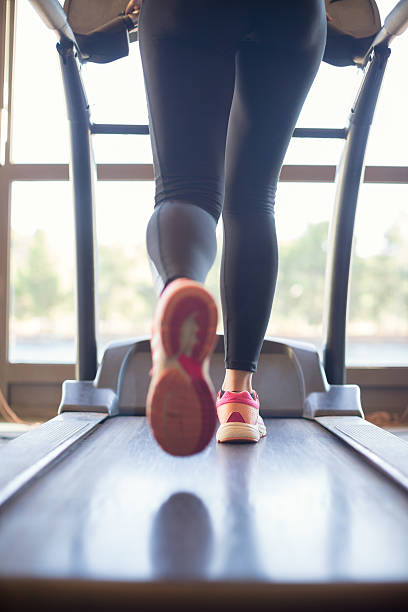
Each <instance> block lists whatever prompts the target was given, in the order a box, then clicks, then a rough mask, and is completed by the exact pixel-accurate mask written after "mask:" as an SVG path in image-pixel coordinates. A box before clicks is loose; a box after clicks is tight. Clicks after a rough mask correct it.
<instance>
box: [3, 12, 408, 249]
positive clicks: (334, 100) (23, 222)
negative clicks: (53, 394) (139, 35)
mask: <svg viewBox="0 0 408 612" xmlns="http://www.w3.org/2000/svg"><path fill="white" fill-rule="evenodd" d="M394 4H395V2H394V0H392V1H390V0H380V1H379V2H378V5H379V7H380V10H381V12H382V14H383V15H384V14H387V12H388V11H389V9H390V8H392V6H394ZM18 10H19V12H18V18H17V51H16V64H15V81H14V121H13V138H14V140H13V142H14V147H13V158H14V161H15V162H25V163H27V162H37V163H41V162H46V163H55V162H57V163H60V162H67V161H68V150H69V149H68V139H67V130H66V120H65V102H64V98H63V91H62V84H61V78H60V74H59V67H58V54H57V53H56V52H55V42H56V41H55V36H54V34H53V33H52V32H51V31H50V30H47V29H46V28H45V27H44V24H43V23H42V22H41V21H40V19H39V18H38V16H37V14H36V13H35V12H34V11H33V9H32V7H31V6H30V4H29V3H28V2H21V0H20V1H19V2H18ZM32 49H35V53H33V52H32ZM392 51H393V52H392V56H391V59H390V62H389V66H388V68H387V73H386V78H385V82H384V86H383V90H382V93H381V96H380V100H379V103H378V107H377V111H376V116H375V121H374V126H373V129H372V135H371V138H370V142H369V147H368V151H367V156H366V163H367V164H370V165H404V166H405V165H408V153H407V147H406V143H407V142H408V122H407V121H406V120H405V119H406V108H408V79H407V78H406V58H407V57H408V32H407V33H405V35H404V36H401V37H400V38H398V39H396V40H395V41H394V43H393V45H392ZM38 58H41V61H40V62H39V61H38ZM129 75H131V78H129ZM84 76H85V82H86V85H87V92H88V98H89V100H90V102H91V107H92V115H93V119H94V121H99V122H123V123H146V122H147V113H146V106H145V99H144V89H143V81H142V73H141V67H140V60H139V55H138V46H137V44H133V45H131V54H130V56H129V57H128V58H124V59H122V60H119V61H117V62H114V63H112V64H107V65H103V66H100V65H89V66H88V67H87V68H86V71H85V75H84ZM360 79H361V73H360V71H359V70H357V69H355V68H334V67H331V66H328V65H327V64H322V66H321V70H320V72H319V74H318V76H317V78H316V81H315V83H314V85H313V87H312V90H311V92H310V95H309V97H308V100H307V101H306V104H305V106H304V109H303V111H302V114H301V117H300V119H299V123H298V125H299V126H308V127H323V126H330V127H343V126H344V125H345V124H346V122H347V116H348V113H349V109H350V105H351V102H352V100H353V97H354V96H355V93H356V91H357V88H358V84H359V82H360ZM341 147H342V143H341V142H338V141H324V140H323V141H310V140H308V141H305V140H300V139H293V140H292V143H291V146H290V149H289V151H288V154H287V157H286V163H317V164H336V163H337V161H338V159H339V155H340V152H341ZM95 149H96V158H97V161H100V162H105V163H109V162H115V163H118V162H122V163H126V162H127V163H138V162H143V163H146V162H147V163H150V162H151V151H150V144H149V139H148V138H146V137H140V136H133V137H132V136H124V137H116V136H114V137H103V136H102V137H98V139H97V140H96V139H95ZM333 198H334V186H333V185H326V184H312V183H309V184H288V183H282V184H280V186H279V190H278V203H277V221H278V229H279V238H280V240H281V241H287V240H292V239H294V238H296V237H297V236H299V235H301V234H302V233H303V232H304V231H305V229H306V227H307V225H308V223H317V222H320V221H323V220H327V219H329V216H330V211H331V207H332V202H333ZM112 202H114V203H115V205H114V207H112ZM152 202H153V186H152V184H150V183H141V182H133V183H100V184H99V186H98V190H97V219H98V238H99V241H100V242H101V243H104V244H121V245H122V246H125V247H126V246H127V247H128V248H131V247H132V245H134V243H135V241H138V242H139V241H140V242H143V241H144V234H145V227H146V223H147V219H148V217H149V215H150V211H151V206H152ZM407 202H408V185H388V186H383V185H364V186H363V187H362V190H361V197H360V203H359V209H358V217H357V227H356V235H357V251H358V252H359V254H361V255H364V256H366V255H370V254H373V253H375V252H378V251H379V250H381V248H382V245H383V237H384V233H385V231H386V230H387V229H388V228H389V227H390V226H391V225H392V224H394V223H395V222H398V223H399V224H400V225H402V226H403V225H405V227H406V228H407V232H408V212H407ZM12 226H13V229H14V230H15V231H17V232H18V233H21V234H32V233H33V232H34V231H35V230H36V229H37V228H39V227H42V228H43V229H46V231H47V234H48V235H49V236H50V240H53V241H54V242H55V245H56V247H58V246H59V247H61V246H62V244H64V243H66V244H67V245H68V244H70V245H72V231H71V229H68V228H72V213H71V195H70V187H69V185H67V184H64V185H63V184H56V183H20V184H15V185H14V189H13V207H12ZM70 248H71V247H70Z"/></svg>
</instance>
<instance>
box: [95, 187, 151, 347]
mask: <svg viewBox="0 0 408 612" xmlns="http://www.w3.org/2000/svg"><path fill="white" fill-rule="evenodd" d="M152 210H153V183H152V182H150V181H149V182H142V181H138V182H122V181H121V182H105V181H104V182H100V183H98V185H97V206H96V224H97V236H98V290H99V291H98V295H99V305H98V306H99V307H98V310H99V313H98V314H99V326H98V327H99V353H100V355H101V351H102V350H103V348H104V347H105V346H106V344H107V343H108V342H110V341H112V340H120V339H123V338H127V337H131V338H132V337H135V336H140V335H148V334H150V332H151V321H152V314H153V309H154V305H155V303H156V296H155V293H154V289H153V284H152V280H151V273H150V267H149V263H148V259H147V256H146V248H145V234H146V226H147V222H148V219H149V218H150V215H151V213H152Z"/></svg>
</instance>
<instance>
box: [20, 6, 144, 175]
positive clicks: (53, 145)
mask: <svg viewBox="0 0 408 612" xmlns="http://www.w3.org/2000/svg"><path fill="white" fill-rule="evenodd" d="M16 23H17V25H16V50H15V64H14V65H15V68H14V77H13V108H12V111H13V116H12V129H13V132H12V159H13V161H14V162H16V163H64V162H68V159H69V136H68V125H67V119H66V107H65V98H64V93H63V85H62V79H61V74H60V67H59V59H58V53H57V51H56V49H55V45H56V42H57V38H56V36H55V34H54V33H53V32H52V31H51V30H50V29H48V28H47V27H46V26H45V25H44V23H43V22H42V21H41V19H40V18H39V16H38V15H37V13H36V12H35V11H34V9H33V8H32V6H31V4H30V3H29V2H21V1H19V2H18V3H17V22H16ZM33 49H35V53H33ZM82 76H83V79H84V83H85V87H86V91H87V95H88V99H89V103H90V106H91V116H92V120H93V121H94V122H99V123H131V124H134V123H139V124H146V123H147V110H146V100H145V92H144V85H143V76H142V70H141V64H140V55H139V46H138V44H137V43H133V44H131V45H130V54H129V57H126V58H122V59H120V60H117V61H116V62H112V63H111V64H104V65H98V64H88V65H85V66H84V67H83V68H82ZM103 138H105V139H106V141H105V143H103V142H102V139H103ZM115 138H116V137H115V136H113V137H109V136H104V137H98V140H97V142H95V143H94V144H95V149H96V158H97V159H98V161H101V162H105V163H150V162H151V152H150V144H149V138H148V137H145V136H134V137H129V138H130V139H131V138H132V139H133V142H132V146H131V148H129V147H128V146H127V145H124V144H123V143H124V141H123V140H122V141H121V145H120V146H117V145H118V141H116V142H115V141H114V140H113V139H115ZM134 139H138V140H137V142H136V141H135V140H134ZM112 143H113V146H112ZM133 143H135V144H133ZM132 153H133V155H132Z"/></svg>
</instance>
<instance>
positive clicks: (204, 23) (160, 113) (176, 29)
mask: <svg viewBox="0 0 408 612" xmlns="http://www.w3.org/2000/svg"><path fill="white" fill-rule="evenodd" d="M246 14H247V8H246V7H245V3H244V2H243V1H237V0H226V1H224V2H219V1H218V0H194V2H192V1H191V0H148V1H147V2H145V3H144V4H143V6H142V12H141V18H140V47H141V56H142V62H143V70H144V74H145V81H146V91H147V98H148V106H149V113H150V129H151V136H152V148H153V156H154V168H155V181H156V196H155V200H156V208H155V211H154V213H153V215H152V218H151V220H150V223H149V225H148V230H147V248H148V253H149V257H150V260H151V262H152V266H153V268H154V270H155V272H156V275H157V276H158V277H159V279H160V281H159V288H160V289H162V288H163V286H165V285H167V284H168V283H169V282H170V281H171V280H173V279H174V278H177V277H180V276H182V277H188V278H191V279H194V280H197V281H200V282H203V281H204V280H205V277H206V275H207V273H208V271H209V269H210V267H211V265H212V263H213V261H214V258H215V253H216V240H215V227H216V222H217V221H218V218H219V216H220V214H221V209H222V204H223V198H224V160H225V142H226V134H227V126H228V119H229V113H230V108H231V101H232V96H233V91H234V80H235V53H236V49H237V46H238V43H239V40H240V38H241V37H242V35H243V33H244V30H245V15H246Z"/></svg>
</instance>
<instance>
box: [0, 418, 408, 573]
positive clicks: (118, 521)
mask: <svg viewBox="0 0 408 612" xmlns="http://www.w3.org/2000/svg"><path fill="white" fill-rule="evenodd" d="M266 426H267V430H268V435H267V436H266V438H265V439H263V440H261V441H260V442H259V443H258V444H257V445H241V444H240V445H232V444H229V445H220V444H218V445H217V444H216V443H215V440H214V441H212V442H211V443H210V445H209V446H208V447H207V449H205V451H204V452H202V453H201V454H200V455H196V456H193V457H188V458H178V457H171V456H169V455H167V454H166V453H164V452H163V451H162V450H161V449H160V448H159V447H158V445H157V444H156V443H155V442H154V441H153V439H152V435H151V432H150V429H149V427H148V425H147V422H146V419H145V418H144V417H123V416H122V417H115V418H112V419H108V420H107V421H105V422H103V423H102V424H100V425H98V426H97V428H96V429H95V430H94V432H93V433H91V434H90V435H89V436H88V437H87V438H85V439H83V440H82V441H80V443H78V445H77V446H76V447H75V448H74V449H73V450H71V451H70V452H68V453H67V454H66V455H65V456H63V457H62V459H60V460H59V461H58V462H57V463H56V464H54V465H53V467H52V468H51V469H49V470H48V472H47V473H44V474H42V475H41V476H40V477H39V478H37V479H35V480H34V481H32V482H31V483H30V484H29V485H28V486H26V487H25V488H24V489H23V490H21V492H20V493H18V494H17V495H15V496H14V497H13V498H11V499H10V500H9V501H8V502H7V503H6V504H5V505H4V506H3V508H2V509H1V511H0V533H1V537H0V576H1V577H2V578H6V577H8V578H21V577H24V578H27V577H30V578H35V579H40V578H42V579H80V580H110V581H132V582H138V583H140V584H141V583H146V582H151V581H153V582H157V583H159V582H163V581H178V580H183V581H185V580H187V581H189V580H191V581H211V582H213V583H214V584H215V583H220V582H221V583H226V582H231V581H232V582H235V581H243V582H248V581H249V582H254V581H256V582H257V583H261V584H270V583H291V584H299V583H319V584H330V583H338V582H372V581H380V582H387V581H392V582H408V495H407V492H406V491H404V490H403V489H402V488H400V487H399V486H397V485H396V484H394V483H393V482H392V481H391V480H390V479H388V478H387V477H386V476H385V475H383V474H381V473H380V472H378V471H377V470H376V469H375V468H373V467H372V466H370V465H369V463H368V462H366V460H364V459H363V458H362V457H360V455H359V454H358V453H357V452H355V451H354V450H350V448H347V447H346V446H345V445H344V444H343V443H342V442H341V441H340V440H338V439H337V438H336V437H335V436H333V435H332V434H331V433H330V432H328V431H326V430H325V429H324V428H323V427H321V426H320V425H319V424H317V423H315V422H311V421H308V420H305V419H284V418H280V419H266Z"/></svg>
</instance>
